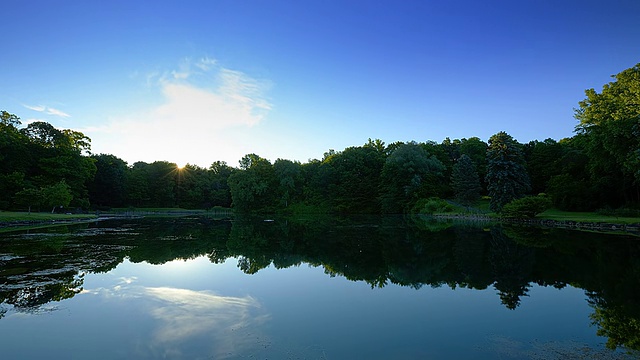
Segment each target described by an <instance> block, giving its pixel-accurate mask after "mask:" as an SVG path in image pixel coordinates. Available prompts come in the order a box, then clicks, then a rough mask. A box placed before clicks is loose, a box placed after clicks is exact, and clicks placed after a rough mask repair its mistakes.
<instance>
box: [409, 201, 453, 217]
mask: <svg viewBox="0 0 640 360" xmlns="http://www.w3.org/2000/svg"><path fill="white" fill-rule="evenodd" d="M455 210H456V208H455V206H453V205H451V204H449V203H448V202H447V201H446V200H443V199H440V198H437V197H431V198H428V199H420V200H418V201H417V202H416V203H415V205H414V206H413V209H412V211H411V212H412V213H414V214H425V215H433V214H436V213H447V212H453V211H455Z"/></svg>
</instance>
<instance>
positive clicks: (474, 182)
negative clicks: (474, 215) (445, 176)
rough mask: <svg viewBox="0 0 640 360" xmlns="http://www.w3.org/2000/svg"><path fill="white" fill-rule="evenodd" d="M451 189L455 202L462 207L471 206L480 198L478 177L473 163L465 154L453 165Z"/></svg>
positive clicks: (480, 188)
mask: <svg viewBox="0 0 640 360" xmlns="http://www.w3.org/2000/svg"><path fill="white" fill-rule="evenodd" d="M451 187H452V188H453V191H454V194H455V199H456V201H458V202H459V203H461V204H462V205H465V206H470V205H473V203H475V202H476V201H478V199H479V198H480V192H481V191H482V186H481V185H480V177H479V176H478V171H477V170H476V166H475V165H474V164H473V161H471V158H470V157H469V156H467V155H466V154H463V155H462V156H460V158H459V159H458V161H457V162H456V163H455V165H453V170H452V173H451Z"/></svg>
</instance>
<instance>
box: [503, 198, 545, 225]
mask: <svg viewBox="0 0 640 360" xmlns="http://www.w3.org/2000/svg"><path fill="white" fill-rule="evenodd" d="M549 207H551V200H549V198H547V197H546V196H526V197H523V198H520V199H516V200H513V201H511V202H509V203H508V204H506V205H505V206H504V207H503V208H502V211H501V212H500V215H501V216H503V217H509V218H519V219H522V218H534V217H536V215H538V214H540V213H541V212H544V211H545V210H547V209H548V208H549Z"/></svg>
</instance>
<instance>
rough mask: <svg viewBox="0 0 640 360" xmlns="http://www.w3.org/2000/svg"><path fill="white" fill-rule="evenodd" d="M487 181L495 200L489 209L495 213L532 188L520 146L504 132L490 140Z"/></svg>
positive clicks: (489, 190) (490, 194) (491, 202)
mask: <svg viewBox="0 0 640 360" xmlns="http://www.w3.org/2000/svg"><path fill="white" fill-rule="evenodd" d="M485 181H486V182H487V190H488V192H489V196H490V197H491V201H490V203H489V207H490V209H491V210H492V211H495V212H499V211H500V210H502V207H503V206H504V205H505V204H506V203H508V202H510V201H512V200H515V199H518V198H521V197H522V196H524V194H525V193H526V192H528V191H529V190H530V188H531V186H530V182H529V175H528V174H527V170H526V168H525V166H524V156H523V154H522V151H521V149H520V146H519V144H518V143H517V142H516V141H515V140H514V139H513V137H511V135H509V134H507V133H506V132H504V131H501V132H499V133H497V134H495V135H493V136H491V138H489V148H488V149H487V175H486V177H485Z"/></svg>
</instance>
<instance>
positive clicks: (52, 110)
mask: <svg viewBox="0 0 640 360" xmlns="http://www.w3.org/2000/svg"><path fill="white" fill-rule="evenodd" d="M23 106H24V107H26V108H27V109H29V110H33V111H37V112H41V113H45V114H47V115H53V116H59V117H63V118H68V117H71V115H69V114H67V113H65V112H64V111H62V110H58V109H55V108H52V107H48V106H44V105H35V106H32V105H23Z"/></svg>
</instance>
